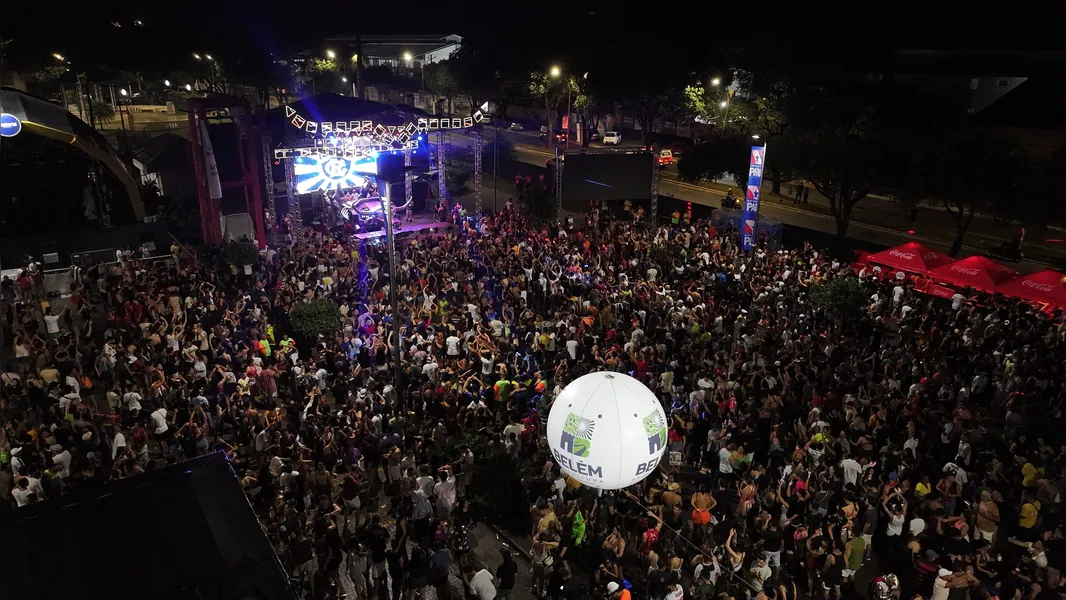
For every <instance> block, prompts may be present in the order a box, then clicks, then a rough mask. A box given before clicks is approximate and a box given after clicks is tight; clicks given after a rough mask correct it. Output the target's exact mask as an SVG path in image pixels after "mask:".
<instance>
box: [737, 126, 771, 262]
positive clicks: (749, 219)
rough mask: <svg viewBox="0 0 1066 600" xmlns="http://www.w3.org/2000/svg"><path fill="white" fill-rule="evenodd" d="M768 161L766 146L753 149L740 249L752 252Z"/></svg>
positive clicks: (741, 225) (749, 164)
mask: <svg viewBox="0 0 1066 600" xmlns="http://www.w3.org/2000/svg"><path fill="white" fill-rule="evenodd" d="M765 161H766V146H752V147H751V161H750V162H749V163H748V186H747V189H746V190H745V192H744V214H743V215H742V216H741V218H740V227H741V230H740V249H741V250H743V251H744V252H751V249H752V247H753V246H754V245H755V241H756V240H755V232H756V231H758V228H757V227H756V225H757V224H758V222H759V189H760V188H761V187H762V170H763V165H764V164H765Z"/></svg>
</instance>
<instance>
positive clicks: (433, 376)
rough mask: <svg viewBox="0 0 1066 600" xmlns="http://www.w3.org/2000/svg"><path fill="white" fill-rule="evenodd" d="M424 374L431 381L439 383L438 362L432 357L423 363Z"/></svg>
mask: <svg viewBox="0 0 1066 600" xmlns="http://www.w3.org/2000/svg"><path fill="white" fill-rule="evenodd" d="M422 374H423V375H425V376H426V378H427V379H429V381H430V382H431V383H437V363H436V361H434V360H433V359H432V358H430V359H429V360H428V361H426V364H424V365H422Z"/></svg>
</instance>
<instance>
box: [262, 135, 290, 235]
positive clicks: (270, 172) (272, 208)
mask: <svg viewBox="0 0 1066 600" xmlns="http://www.w3.org/2000/svg"><path fill="white" fill-rule="evenodd" d="M273 154H274V153H273V152H271V147H270V136H269V135H264V136H263V176H264V177H265V178H266V210H267V214H266V222H267V239H268V240H269V241H270V242H271V243H273V242H274V241H275V240H274V229H275V227H274V226H275V225H276V224H277V222H278V221H277V219H278V213H277V202H276V199H275V198H274V165H273V164H272V163H271V161H272V160H273ZM286 162H289V161H286ZM286 173H288V171H286Z"/></svg>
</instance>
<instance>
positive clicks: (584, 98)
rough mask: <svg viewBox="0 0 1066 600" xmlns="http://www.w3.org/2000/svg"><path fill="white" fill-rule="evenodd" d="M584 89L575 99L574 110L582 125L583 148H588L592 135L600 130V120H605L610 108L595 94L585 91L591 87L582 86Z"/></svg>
mask: <svg viewBox="0 0 1066 600" xmlns="http://www.w3.org/2000/svg"><path fill="white" fill-rule="evenodd" d="M581 87H582V88H583V89H582V91H580V92H579V93H578V94H577V96H576V97H575V98H574V110H575V111H576V112H577V118H578V121H579V122H580V123H581V131H582V134H583V135H582V138H581V147H582V148H588V147H589V142H591V141H592V136H591V133H592V132H594V131H598V130H599V128H600V119H602V118H605V117H606V116H607V114H608V113H609V112H611V109H610V107H609V106H608V105H607V104H605V103H602V102H600V100H599V98H597V97H596V96H595V95H594V94H592V93H591V92H589V91H585V89H587V88H588V87H589V86H587V85H586V86H581Z"/></svg>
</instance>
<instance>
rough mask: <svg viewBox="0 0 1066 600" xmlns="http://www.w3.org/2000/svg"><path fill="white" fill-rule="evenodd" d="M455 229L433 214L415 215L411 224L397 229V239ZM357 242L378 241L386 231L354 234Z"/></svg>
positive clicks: (407, 223)
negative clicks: (432, 230)
mask: <svg viewBox="0 0 1066 600" xmlns="http://www.w3.org/2000/svg"><path fill="white" fill-rule="evenodd" d="M451 227H454V225H452V223H450V222H449V221H438V220H436V218H435V215H434V214H432V213H424V214H421V215H414V217H413V218H412V219H411V221H410V222H405V223H404V224H403V225H400V226H399V227H398V228H396V237H400V236H402V235H410V234H412V233H419V232H422V231H429V230H430V229H439V230H444V229H449V228H451ZM353 235H354V236H355V239H357V240H376V239H378V238H384V237H385V230H384V229H382V230H381V231H371V232H367V233H356V234H353Z"/></svg>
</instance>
